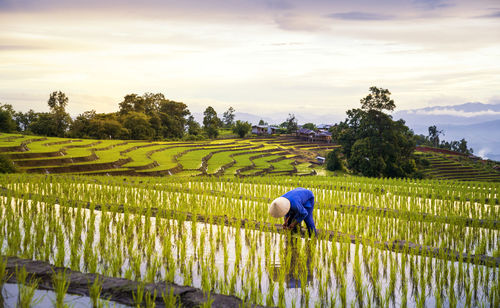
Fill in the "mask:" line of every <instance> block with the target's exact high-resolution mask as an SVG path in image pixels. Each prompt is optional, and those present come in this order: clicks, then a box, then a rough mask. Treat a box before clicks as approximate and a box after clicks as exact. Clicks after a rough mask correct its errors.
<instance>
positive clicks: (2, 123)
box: [0, 104, 17, 133]
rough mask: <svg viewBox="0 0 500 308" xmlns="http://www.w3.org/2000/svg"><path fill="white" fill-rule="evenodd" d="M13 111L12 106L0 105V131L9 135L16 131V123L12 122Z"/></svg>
mask: <svg viewBox="0 0 500 308" xmlns="http://www.w3.org/2000/svg"><path fill="white" fill-rule="evenodd" d="M14 114H15V111H14V109H13V108H12V105H8V104H5V105H2V104H0V131H1V132H4V133H10V132H13V131H16V130H17V123H16V121H15V120H14Z"/></svg>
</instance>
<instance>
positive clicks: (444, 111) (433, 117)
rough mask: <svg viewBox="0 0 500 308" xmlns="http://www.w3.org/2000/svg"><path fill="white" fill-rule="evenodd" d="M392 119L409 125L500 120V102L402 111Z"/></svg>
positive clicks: (463, 123)
mask: <svg viewBox="0 0 500 308" xmlns="http://www.w3.org/2000/svg"><path fill="white" fill-rule="evenodd" d="M393 117H394V119H404V120H405V121H406V122H407V124H409V125H413V126H415V125H420V126H427V127H428V126H431V125H439V124H460V125H466V124H475V123H483V122H487V121H494V120H497V119H500V102H498V103H496V104H483V103H478V102H475V103H465V104H462V105H453V106H435V107H426V108H421V109H411V110H402V111H398V112H395V113H394V114H393Z"/></svg>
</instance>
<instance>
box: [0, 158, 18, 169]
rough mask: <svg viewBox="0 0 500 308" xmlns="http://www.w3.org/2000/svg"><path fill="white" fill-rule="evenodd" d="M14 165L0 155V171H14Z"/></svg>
mask: <svg viewBox="0 0 500 308" xmlns="http://www.w3.org/2000/svg"><path fill="white" fill-rule="evenodd" d="M14 172H16V166H15V165H14V164H13V163H12V161H11V160H10V159H8V158H7V156H5V155H0V173H14Z"/></svg>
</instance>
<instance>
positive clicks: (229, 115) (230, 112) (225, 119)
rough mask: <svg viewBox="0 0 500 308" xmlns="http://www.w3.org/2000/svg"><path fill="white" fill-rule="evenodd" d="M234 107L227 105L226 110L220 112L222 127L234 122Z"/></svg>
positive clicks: (227, 126) (229, 125)
mask: <svg viewBox="0 0 500 308" xmlns="http://www.w3.org/2000/svg"><path fill="white" fill-rule="evenodd" d="M234 111H235V110H234V108H233V107H229V108H228V109H227V111H226V112H224V113H223V114H222V123H223V124H224V127H226V128H229V127H231V126H233V124H234Z"/></svg>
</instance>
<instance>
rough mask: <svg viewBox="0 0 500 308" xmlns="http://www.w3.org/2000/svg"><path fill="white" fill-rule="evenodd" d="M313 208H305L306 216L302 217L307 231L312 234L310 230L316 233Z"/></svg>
mask: <svg viewBox="0 0 500 308" xmlns="http://www.w3.org/2000/svg"><path fill="white" fill-rule="evenodd" d="M313 209H314V208H313V207H309V208H306V210H307V216H306V218H305V219H304V222H305V223H306V226H307V231H308V232H309V235H312V232H314V233H315V234H317V232H316V226H315V225H314V218H313Z"/></svg>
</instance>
